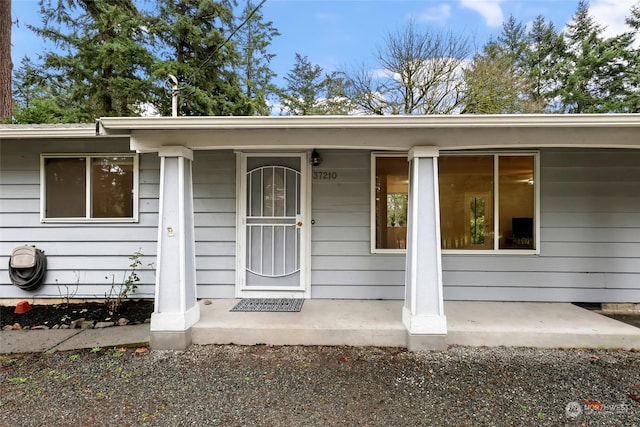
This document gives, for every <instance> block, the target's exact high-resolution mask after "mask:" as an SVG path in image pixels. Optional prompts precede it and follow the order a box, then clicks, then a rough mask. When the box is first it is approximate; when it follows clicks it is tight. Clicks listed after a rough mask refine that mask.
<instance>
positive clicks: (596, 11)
mask: <svg viewBox="0 0 640 427" xmlns="http://www.w3.org/2000/svg"><path fill="white" fill-rule="evenodd" d="M636 1H637V0H593V1H592V3H591V5H590V7H589V13H590V14H591V16H593V17H594V19H595V20H596V21H597V22H598V23H599V24H601V25H602V26H604V27H606V28H605V30H604V35H605V37H612V36H615V35H617V34H622V33H624V32H625V31H629V27H627V25H626V23H625V22H624V21H625V18H626V17H627V16H628V15H629V13H630V11H631V7H632V6H633V5H634V4H635V3H636Z"/></svg>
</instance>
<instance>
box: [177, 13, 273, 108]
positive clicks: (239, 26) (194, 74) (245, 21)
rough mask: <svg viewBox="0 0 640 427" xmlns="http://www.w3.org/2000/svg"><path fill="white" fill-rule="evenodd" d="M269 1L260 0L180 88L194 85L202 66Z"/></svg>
mask: <svg viewBox="0 0 640 427" xmlns="http://www.w3.org/2000/svg"><path fill="white" fill-rule="evenodd" d="M266 2H267V0H262V1H261V2H260V4H258V6H256V7H255V8H253V10H252V11H251V13H249V15H247V17H246V18H245V19H244V20H243V21H242V22H241V23H240V25H238V26H237V27H236V28H235V29H234V30H233V31H232V32H231V34H229V36H228V37H227V38H226V39H225V40H224V41H223V42H222V43H221V44H219V45H218V46H216V48H215V49H214V50H213V51H212V52H211V53H210V54H209V56H208V57H207V59H205V60H204V62H203V63H202V64H200V66H199V67H198V68H197V69H196V70H195V71H194V72H193V73H192V74H191V76H190V77H189V78H188V79H187V82H186V83H185V84H184V86H182V87H180V88H178V90H182V89H186V87H187V86H190V85H192V82H193V79H194V78H195V76H196V75H197V74H198V73H199V72H200V70H202V68H203V67H204V66H205V65H207V64H208V63H209V62H210V61H211V60H212V59H213V55H215V54H216V53H217V52H218V51H219V50H220V49H222V48H223V47H224V46H225V45H226V44H227V43H229V41H230V40H231V38H232V37H233V36H235V35H236V33H237V32H238V31H240V29H241V28H242V27H244V26H245V25H246V24H247V22H249V21H250V20H251V18H253V15H255V14H256V12H257V11H258V9H260V8H261V7H262V5H264V4H265V3H266ZM192 93H194V91H192V92H191V93H189V94H187V95H184V96H188V95H190V94H192Z"/></svg>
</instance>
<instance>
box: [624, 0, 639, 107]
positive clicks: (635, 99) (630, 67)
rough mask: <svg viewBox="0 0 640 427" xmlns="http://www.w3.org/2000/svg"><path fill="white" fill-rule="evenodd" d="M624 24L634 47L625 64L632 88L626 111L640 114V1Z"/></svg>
mask: <svg viewBox="0 0 640 427" xmlns="http://www.w3.org/2000/svg"><path fill="white" fill-rule="evenodd" d="M626 23H627V25H628V26H629V27H630V29H631V31H630V33H629V35H630V37H631V39H632V40H633V41H632V46H634V45H635V48H633V47H631V48H630V51H629V60H628V64H627V73H628V75H629V80H630V82H629V84H630V86H631V88H632V89H631V91H630V97H629V100H628V111H629V112H631V113H640V1H638V3H636V4H635V5H634V6H633V7H632V8H631V11H630V13H629V16H628V17H627V19H626Z"/></svg>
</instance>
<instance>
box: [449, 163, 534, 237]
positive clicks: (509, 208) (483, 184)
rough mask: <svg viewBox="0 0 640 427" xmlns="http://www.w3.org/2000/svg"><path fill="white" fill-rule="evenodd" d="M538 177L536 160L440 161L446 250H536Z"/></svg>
mask: <svg viewBox="0 0 640 427" xmlns="http://www.w3.org/2000/svg"><path fill="white" fill-rule="evenodd" d="M534 176H535V156H534V155H533V154H480V155H444V156H440V157H439V158H438V178H439V184H440V188H439V191H440V238H441V242H442V249H452V250H463V249H480V250H494V249H515V250H522V249H529V250H533V249H535V239H534V237H535V236H534V218H535V180H534ZM496 201H497V203H496Z"/></svg>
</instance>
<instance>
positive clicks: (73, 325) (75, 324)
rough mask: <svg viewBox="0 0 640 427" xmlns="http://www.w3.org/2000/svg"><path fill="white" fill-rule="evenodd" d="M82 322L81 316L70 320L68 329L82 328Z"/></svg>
mask: <svg viewBox="0 0 640 427" xmlns="http://www.w3.org/2000/svg"><path fill="white" fill-rule="evenodd" d="M83 323H84V317H81V318H79V319H76V320H72V321H71V324H70V325H69V329H80V328H82V324H83Z"/></svg>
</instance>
